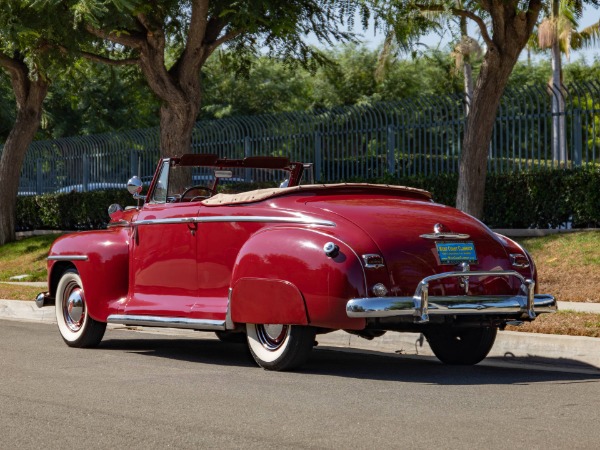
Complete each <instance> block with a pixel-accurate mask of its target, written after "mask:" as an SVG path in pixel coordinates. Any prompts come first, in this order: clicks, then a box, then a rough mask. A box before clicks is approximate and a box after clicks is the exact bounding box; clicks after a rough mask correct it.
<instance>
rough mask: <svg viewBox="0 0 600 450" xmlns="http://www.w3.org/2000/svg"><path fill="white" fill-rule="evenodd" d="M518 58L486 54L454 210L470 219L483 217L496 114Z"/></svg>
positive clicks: (469, 120)
mask: <svg viewBox="0 0 600 450" xmlns="http://www.w3.org/2000/svg"><path fill="white" fill-rule="evenodd" d="M517 57H518V51H517V52H516V55H513V56H510V55H499V54H498V53H497V52H495V51H490V50H488V52H487V53H486V56H485V58H484V61H483V64H482V66H481V71H480V73H479V77H478V78H477V84H476V87H475V90H474V94H473V98H472V101H471V107H470V109H469V115H468V117H467V121H466V127H465V136H464V139H463V149H462V155H461V158H460V166H459V180H458V191H457V194H456V207H457V208H458V209H460V210H462V211H464V212H466V213H468V214H471V215H472V216H475V217H478V218H481V216H482V215H483V199H484V193H485V192H484V191H485V179H486V174H487V168H486V165H487V155H488V149H489V146H490V140H491V137H492V132H493V130H494V123H495V121H496V112H497V110H498V105H499V104H500V99H501V98H502V93H503V92H504V87H505V86H506V83H507V82H508V77H509V76H510V73H511V71H512V68H513V66H514V64H515V63H516V60H517Z"/></svg>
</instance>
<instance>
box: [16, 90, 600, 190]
mask: <svg viewBox="0 0 600 450" xmlns="http://www.w3.org/2000/svg"><path fill="white" fill-rule="evenodd" d="M556 96H562V97H563V98H564V101H565V105H566V106H565V111H564V112H561V113H560V114H558V113H554V114H553V113H552V107H551V104H552V98H553V97H556ZM466 101H468V99H465V98H464V97H462V96H461V95H447V96H422V97H418V98H413V99H405V100H401V101H397V102H385V103H377V104H373V105H364V106H351V107H340V108H334V109H329V110H317V111H311V112H296V113H281V114H265V115H258V116H251V117H250V116H246V117H234V118H227V119H220V120H204V121H200V122H198V123H197V124H196V127H195V129H194V133H193V138H192V152H198V153H199V152H211V153H218V154H219V155H220V156H222V157H228V158H239V157H243V156H250V155H274V156H282V155H285V156H289V157H290V158H291V159H292V160H296V161H303V162H312V163H314V168H315V178H316V180H317V181H321V182H329V181H336V180H355V179H366V178H372V177H379V176H382V175H384V174H393V175H400V176H408V175H429V174H438V173H446V172H455V171H457V170H458V162H459V157H460V153H461V145H462V139H463V133H464V123H465V103H466ZM557 114H558V115H559V116H560V117H561V118H562V119H563V120H564V121H565V125H566V126H565V130H566V132H565V133H564V135H563V136H562V137H561V139H563V140H564V141H565V143H566V148H567V153H566V156H564V158H563V159H562V160H561V159H560V158H559V159H557V158H556V157H553V151H552V122H553V117H556V116H557ZM188 151H189V150H188ZM184 152H186V150H185V149H182V153H184ZM158 158H159V136H158V129H145V130H136V131H129V132H123V133H109V134H102V135H95V136H81V137H75V138H64V139H57V140H52V141H36V142H34V143H32V145H31V147H30V149H29V151H28V153H27V157H26V160H25V163H24V167H23V171H22V174H21V182H20V188H19V191H20V193H21V194H23V195H25V194H34V193H37V194H39V193H44V192H56V191H60V190H62V191H67V190H73V189H76V190H92V189H99V188H101V187H116V186H118V185H123V184H124V182H125V181H126V180H127V179H128V178H129V177H130V176H131V175H132V174H140V175H141V176H142V177H143V178H144V177H146V178H147V177H150V176H151V175H152V173H153V172H154V168H155V165H156V162H157V160H158ZM598 158H600V82H591V83H580V84H571V85H568V86H566V87H563V88H562V89H556V88H555V89H550V88H548V87H547V86H540V87H533V88H522V89H514V90H508V91H507V92H506V93H505V94H504V96H503V98H502V103H501V106H500V108H499V111H498V115H497V118H496V124H495V127H494V133H493V138H492V142H491V144H490V149H489V155H488V169H489V170H490V171H493V172H512V171H520V170H535V169H537V168H541V167H574V166H582V165H591V164H597V163H599V162H600V161H598Z"/></svg>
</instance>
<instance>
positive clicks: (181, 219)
mask: <svg viewBox="0 0 600 450" xmlns="http://www.w3.org/2000/svg"><path fill="white" fill-rule="evenodd" d="M211 222H271V223H301V224H306V225H323V226H327V227H335V226H336V224H335V222H331V221H330V220H322V219H315V218H313V217H274V216H208V217H178V218H174V219H150V220H140V221H139V222H135V225H159V224H178V223H211Z"/></svg>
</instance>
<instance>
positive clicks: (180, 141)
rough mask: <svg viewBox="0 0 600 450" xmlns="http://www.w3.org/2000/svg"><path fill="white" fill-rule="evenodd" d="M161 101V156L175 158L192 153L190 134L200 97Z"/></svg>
mask: <svg viewBox="0 0 600 450" xmlns="http://www.w3.org/2000/svg"><path fill="white" fill-rule="evenodd" d="M194 97H196V98H195V99H192V98H190V97H188V99H189V100H188V101H187V102H185V103H182V102H180V101H178V99H173V100H172V101H163V104H162V106H161V108H160V149H161V156H177V155H182V154H183V153H191V152H192V133H193V131H194V125H195V124H196V119H197V117H198V112H199V110H200V98H199V97H200V96H196V95H195V96H194Z"/></svg>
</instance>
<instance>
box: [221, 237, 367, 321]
mask: <svg viewBox="0 0 600 450" xmlns="http://www.w3.org/2000/svg"><path fill="white" fill-rule="evenodd" d="M330 241H331V242H334V243H336V244H337V245H338V246H339V248H340V253H339V255H338V256H337V257H335V258H329V257H327V256H326V255H325V253H324V251H323V246H324V245H325V243H327V242H330ZM261 280H263V281H264V284H262V285H261ZM273 281H279V282H283V284H280V285H274V284H273V283H272V282H273ZM365 284H366V281H365V274H364V271H363V268H362V264H361V262H360V261H359V259H358V256H357V255H356V254H355V253H354V251H353V250H352V249H351V248H350V247H349V246H348V245H346V244H345V243H344V242H342V241H341V240H339V239H337V238H335V237H332V236H330V235H328V234H326V233H324V232H323V231H320V230H317V229H311V228H294V227H273V228H267V229H263V230H261V231H260V232H258V233H256V234H255V235H254V236H252V237H251V238H250V239H249V240H248V241H247V242H246V243H245V244H244V246H243V247H242V248H241V250H240V252H239V254H238V257H237V260H236V263H235V266H234V272H233V274H232V288H233V291H232V305H231V314H232V319H233V320H234V321H237V322H250V323H252V322H258V323H278V322H279V321H281V320H283V321H284V322H285V319H290V318H293V319H295V320H294V321H293V322H292V323H303V322H302V314H301V313H300V312H298V309H299V307H301V306H302V305H301V302H303V303H304V308H305V311H306V322H308V323H309V324H310V325H312V326H317V327H324V328H334V329H339V328H345V329H362V328H364V326H365V321H364V320H363V319H350V318H348V316H347V315H346V302H347V301H348V299H350V298H355V297H361V296H364V295H365V294H366V287H365ZM261 286H263V287H264V288H262V287H261ZM284 286H285V287H284ZM250 287H251V288H250ZM270 292H275V293H276V294H277V293H279V294H280V295H274V296H269V293H270ZM281 309H284V310H288V311H290V316H287V317H286V316H285V315H282V314H281V312H279V310H281ZM292 311H296V312H292ZM300 311H301V309H300ZM292 314H293V315H292ZM258 319H260V320H258ZM287 323H289V322H287Z"/></svg>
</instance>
